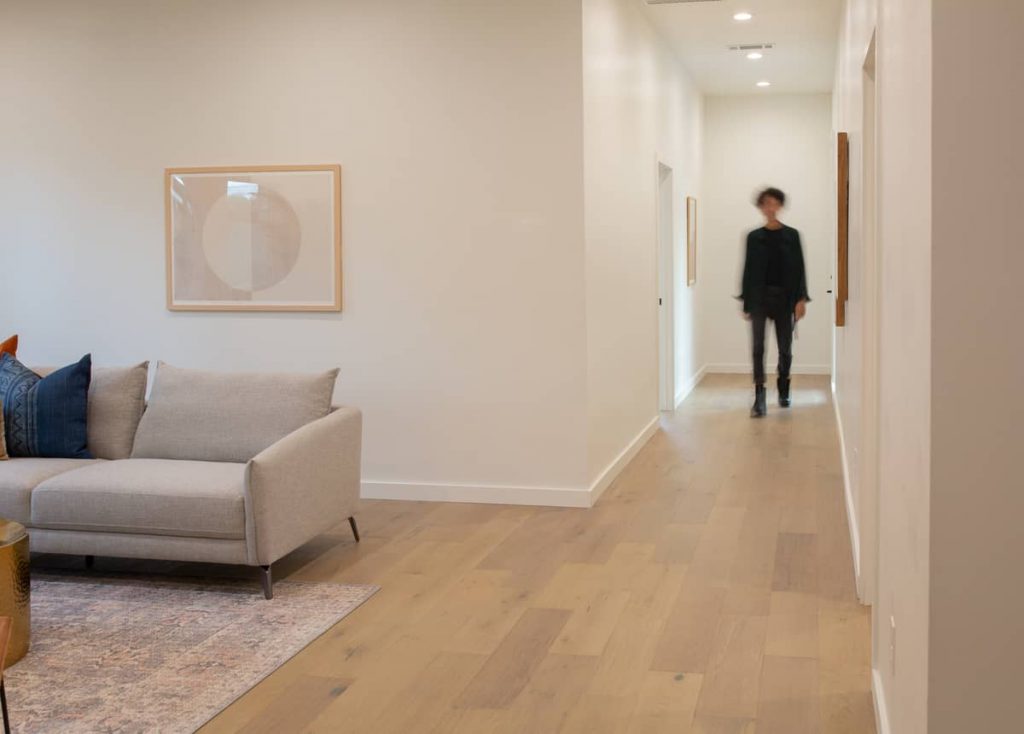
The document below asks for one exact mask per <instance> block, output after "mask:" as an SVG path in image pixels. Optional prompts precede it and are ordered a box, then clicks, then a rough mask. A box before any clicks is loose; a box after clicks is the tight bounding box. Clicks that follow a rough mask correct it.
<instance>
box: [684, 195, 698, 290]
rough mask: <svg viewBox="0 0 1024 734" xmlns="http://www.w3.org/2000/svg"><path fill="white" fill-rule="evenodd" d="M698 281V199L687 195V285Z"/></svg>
mask: <svg viewBox="0 0 1024 734" xmlns="http://www.w3.org/2000/svg"><path fill="white" fill-rule="evenodd" d="M696 282H697V200H696V199H695V198H693V197H692V196H687V197H686V285H688V286H690V285H693V284H694V283H696Z"/></svg>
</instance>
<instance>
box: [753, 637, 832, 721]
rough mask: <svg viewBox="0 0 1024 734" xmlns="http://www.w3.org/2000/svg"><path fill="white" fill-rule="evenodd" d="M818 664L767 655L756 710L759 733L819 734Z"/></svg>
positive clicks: (811, 659)
mask: <svg viewBox="0 0 1024 734" xmlns="http://www.w3.org/2000/svg"><path fill="white" fill-rule="evenodd" d="M820 731H821V709H820V701H819V697H818V661H817V660H815V659H814V658H790V657H778V656H774V655H766V656H765V659H764V666H763V668H762V673H761V691H760V701H759V703H758V708H757V733H758V734H818V732H820Z"/></svg>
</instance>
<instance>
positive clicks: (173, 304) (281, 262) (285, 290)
mask: <svg viewBox="0 0 1024 734" xmlns="http://www.w3.org/2000/svg"><path fill="white" fill-rule="evenodd" d="M164 194H165V207H166V212H165V214H166V230H167V232H166V236H167V254H166V256H167V308H168V309H170V310H171V311H340V310H341V166H337V165H323V166H254V167H241V166H239V167H234V166H227V167H212V168H168V169H167V170H166V171H165V172H164Z"/></svg>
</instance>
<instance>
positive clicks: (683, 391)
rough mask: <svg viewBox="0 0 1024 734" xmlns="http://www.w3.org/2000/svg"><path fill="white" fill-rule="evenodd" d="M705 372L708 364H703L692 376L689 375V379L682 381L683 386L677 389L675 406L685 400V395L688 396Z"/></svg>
mask: <svg viewBox="0 0 1024 734" xmlns="http://www.w3.org/2000/svg"><path fill="white" fill-rule="evenodd" d="M707 373H708V366H707V365H704V366H703V367H701V368H700V369H699V370H697V374H695V375H694V376H693V377H691V378H690V379H689V380H687V381H686V382H684V383H683V386H682V387H681V388H680V389H679V392H677V393H676V407H677V408H678V407H679V406H680V405H682V404H683V401H684V400H686V398H687V397H689V395H690V393H692V392H693V391H694V390H696V389H697V385H699V384H700V381H701V380H703V379H704V375H706V374H707Z"/></svg>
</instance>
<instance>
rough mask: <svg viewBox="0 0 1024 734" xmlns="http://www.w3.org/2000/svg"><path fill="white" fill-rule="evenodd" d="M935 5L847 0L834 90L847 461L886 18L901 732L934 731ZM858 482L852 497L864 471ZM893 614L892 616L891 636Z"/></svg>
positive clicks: (889, 715) (886, 646) (839, 368)
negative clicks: (842, 175)
mask: <svg viewBox="0 0 1024 734" xmlns="http://www.w3.org/2000/svg"><path fill="white" fill-rule="evenodd" d="M932 5H933V3H932V0H847V3H846V8H845V10H844V14H843V23H842V29H841V32H840V50H839V64H838V69H837V83H836V91H835V113H836V123H835V124H836V129H837V130H845V131H848V132H849V133H850V158H851V182H850V183H851V188H850V200H851V212H850V214H851V230H850V290H851V292H850V302H849V304H848V310H847V326H846V327H844V328H843V329H837V333H836V374H835V385H836V395H837V400H838V403H839V409H840V414H841V418H842V425H843V435H844V438H845V455H846V460H847V462H848V463H850V464H851V465H854V466H855V462H856V457H857V455H858V453H859V446H860V442H861V440H862V432H861V427H860V424H859V419H858V416H859V410H860V407H859V406H860V402H861V399H862V398H863V391H862V385H861V379H862V373H861V360H862V357H863V346H862V341H861V328H862V322H861V320H860V317H861V308H862V304H861V301H860V298H859V294H860V291H859V290H858V289H859V288H860V280H859V278H860V273H861V258H862V255H863V250H862V248H863V239H862V233H861V231H860V227H859V222H860V217H861V212H862V207H861V203H862V201H863V181H862V178H861V176H860V168H859V161H860V160H861V147H860V146H861V140H862V138H861V129H862V122H861V121H862V111H861V110H862V108H861V104H862V67H863V63H864V59H865V55H866V53H867V50H868V47H869V44H870V40H871V36H872V33H873V32H874V30H875V28H876V27H877V42H876V43H877V47H876V54H877V71H876V84H877V88H878V117H877V130H878V146H879V163H878V185H879V196H880V208H879V212H878V219H877V233H878V240H879V247H880V258H881V261H880V267H881V272H882V276H881V283H880V285H881V292H880V298H881V304H882V319H881V325H882V328H881V335H880V348H881V351H880V355H881V357H880V365H879V369H880V381H881V402H880V410H881V413H880V421H879V422H880V435H879V440H880V446H881V453H880V457H879V482H880V491H879V512H878V516H879V542H878V588H877V593H876V599H875V603H874V608H873V615H874V620H873V621H874V623H873V629H874V668H875V672H874V674H875V687H876V690H875V694H876V700H877V702H878V704H879V708H880V713H881V716H882V718H883V719H884V720H885V722H884V723H883V728H882V729H881V731H883V732H886V731H892V732H899V733H900V734H924V733H925V732H926V731H928V730H929V728H928V726H929V723H928V706H929V703H928V701H929V691H928V675H929V647H928V640H929V587H930V563H929V548H930V538H929V536H930V526H929V517H930V500H931V498H930V487H931V477H932V475H931V470H930V461H931V456H932V450H931V430H930V429H931V425H932V423H931V410H932V394H931V377H932V354H931V349H932V341H931V340H932V329H931V324H932V311H931V303H932V287H933V283H932V273H931V264H932V161H933V157H932V156H933V148H932V69H931V58H932V28H931V22H932V15H931V13H932ZM951 48H952V47H951ZM849 491H850V493H851V495H852V497H851V500H852V501H851V503H852V504H854V505H855V506H856V505H857V504H858V497H857V495H858V493H859V491H860V486H859V482H858V474H857V472H856V471H855V472H853V473H852V475H851V484H850V486H849ZM890 619H894V620H895V622H896V629H897V633H896V637H895V640H893V639H892V638H891V636H890V633H889V626H890ZM891 643H895V658H894V657H893V655H892V654H891V653H890V644H891ZM980 730H981V729H979V731H980Z"/></svg>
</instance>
